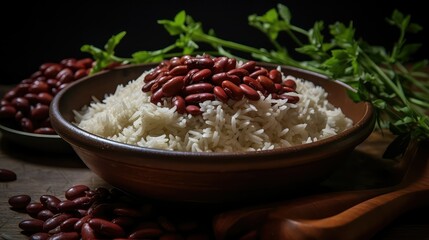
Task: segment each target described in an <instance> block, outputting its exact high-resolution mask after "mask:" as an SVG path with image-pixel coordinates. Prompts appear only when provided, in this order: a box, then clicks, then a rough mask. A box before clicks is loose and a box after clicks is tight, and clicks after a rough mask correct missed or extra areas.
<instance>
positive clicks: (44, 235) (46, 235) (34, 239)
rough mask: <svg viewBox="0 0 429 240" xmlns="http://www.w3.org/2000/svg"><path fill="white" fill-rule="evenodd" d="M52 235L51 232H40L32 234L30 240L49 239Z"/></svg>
mask: <svg viewBox="0 0 429 240" xmlns="http://www.w3.org/2000/svg"><path fill="white" fill-rule="evenodd" d="M50 236H51V235H50V234H49V233H44V232H38V233H35V234H32V235H31V236H30V238H29V240H48V239H49V237H50Z"/></svg>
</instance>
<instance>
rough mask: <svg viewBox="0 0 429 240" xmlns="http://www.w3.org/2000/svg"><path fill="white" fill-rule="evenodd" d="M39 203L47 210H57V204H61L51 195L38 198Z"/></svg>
mask: <svg viewBox="0 0 429 240" xmlns="http://www.w3.org/2000/svg"><path fill="white" fill-rule="evenodd" d="M40 202H41V203H42V204H43V206H45V207H46V208H47V209H49V210H51V211H52V209H57V206H58V203H60V202H61V200H60V199H59V198H57V197H55V196H53V195H49V194H44V195H42V196H40Z"/></svg>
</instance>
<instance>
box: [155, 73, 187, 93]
mask: <svg viewBox="0 0 429 240" xmlns="http://www.w3.org/2000/svg"><path fill="white" fill-rule="evenodd" d="M183 79H184V76H176V77H173V78H172V79H170V80H168V81H167V82H166V83H165V84H164V85H162V88H161V89H162V92H163V95H164V96H165V97H172V96H176V95H177V94H178V93H179V92H180V91H182V88H183V87H184V86H185V82H184V81H183Z"/></svg>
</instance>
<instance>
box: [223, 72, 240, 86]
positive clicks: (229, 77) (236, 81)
mask: <svg viewBox="0 0 429 240" xmlns="http://www.w3.org/2000/svg"><path fill="white" fill-rule="evenodd" d="M226 80H228V81H230V82H232V83H234V84H235V85H237V86H238V85H240V83H241V78H240V77H239V76H237V75H228V74H227V78H226Z"/></svg>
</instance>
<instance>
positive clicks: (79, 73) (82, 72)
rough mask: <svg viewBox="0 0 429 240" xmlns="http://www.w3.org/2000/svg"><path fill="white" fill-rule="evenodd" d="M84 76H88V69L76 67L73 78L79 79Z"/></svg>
mask: <svg viewBox="0 0 429 240" xmlns="http://www.w3.org/2000/svg"><path fill="white" fill-rule="evenodd" d="M86 76H88V71H87V70H86V69H84V68H82V69H78V70H77V71H76V72H75V73H74V75H73V77H74V79H80V78H83V77H86Z"/></svg>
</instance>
